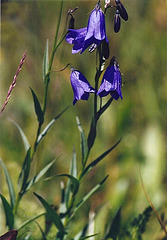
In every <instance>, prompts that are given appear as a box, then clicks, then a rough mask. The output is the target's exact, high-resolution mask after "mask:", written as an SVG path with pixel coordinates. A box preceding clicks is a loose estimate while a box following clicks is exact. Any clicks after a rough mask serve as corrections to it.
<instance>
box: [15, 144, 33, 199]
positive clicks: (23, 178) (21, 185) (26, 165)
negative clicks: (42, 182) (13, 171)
mask: <svg viewBox="0 0 167 240" xmlns="http://www.w3.org/2000/svg"><path fill="white" fill-rule="evenodd" d="M30 164H31V148H29V149H28V151H27V154H26V157H25V160H24V162H23V166H22V170H21V173H20V175H19V179H18V189H20V190H19V191H20V195H23V194H24V193H25V191H26V183H27V180H28V177H29V173H30Z"/></svg>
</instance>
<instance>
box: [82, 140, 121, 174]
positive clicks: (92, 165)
mask: <svg viewBox="0 0 167 240" xmlns="http://www.w3.org/2000/svg"><path fill="white" fill-rule="evenodd" d="M120 141H121V139H120V140H119V141H118V142H117V143H116V144H115V145H114V146H112V147H111V148H109V149H108V150H107V151H106V152H104V153H103V154H102V155H100V156H99V157H98V158H96V159H95V160H94V161H93V162H91V163H90V164H89V165H88V166H87V167H86V168H85V169H84V171H83V173H82V176H81V177H83V176H84V175H85V174H87V173H88V172H90V170H91V169H92V168H93V167H94V166H96V165H97V164H98V163H99V162H100V161H101V160H102V159H103V158H105V157H106V156H107V155H108V154H109V153H110V152H111V151H112V150H113V149H114V148H115V147H116V146H117V145H118V144H119V143H120Z"/></svg>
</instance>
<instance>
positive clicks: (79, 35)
mask: <svg viewBox="0 0 167 240" xmlns="http://www.w3.org/2000/svg"><path fill="white" fill-rule="evenodd" d="M86 33H87V28H86V27H85V28H81V29H68V33H67V36H66V41H67V42H68V43H70V44H74V46H73V49H72V53H78V52H80V51H81V50H82V49H83V42H84V39H85V36H86Z"/></svg>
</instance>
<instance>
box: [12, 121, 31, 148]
mask: <svg viewBox="0 0 167 240" xmlns="http://www.w3.org/2000/svg"><path fill="white" fill-rule="evenodd" d="M8 120H9V121H10V122H12V123H14V125H15V126H16V127H17V129H18V130H19V132H20V135H21V137H22V140H23V143H24V148H25V150H26V152H27V151H28V149H29V148H30V144H29V142H28V139H27V137H26V136H25V134H24V132H23V130H22V129H21V127H20V126H19V124H17V123H16V122H15V121H14V120H12V119H10V118H8Z"/></svg>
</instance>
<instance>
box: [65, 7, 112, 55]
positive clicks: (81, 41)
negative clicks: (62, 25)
mask: <svg viewBox="0 0 167 240" xmlns="http://www.w3.org/2000/svg"><path fill="white" fill-rule="evenodd" d="M103 40H105V41H106V42H107V43H108V44H109V41H108V39H107V36H106V26H105V16H104V13H103V11H102V9H101V6H100V3H97V4H96V6H95V8H94V9H93V11H92V12H91V14H90V16H89V20H88V25H87V27H85V28H81V29H76V30H75V29H68V33H67V36H66V41H67V42H68V43H70V44H73V45H74V46H73V49H72V53H78V52H80V53H83V52H84V51H85V50H86V49H87V48H88V47H89V46H90V45H92V46H91V47H90V49H89V51H90V52H93V51H94V50H95V49H96V48H97V46H98V45H99V44H100V43H101V42H102V41H103Z"/></svg>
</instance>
